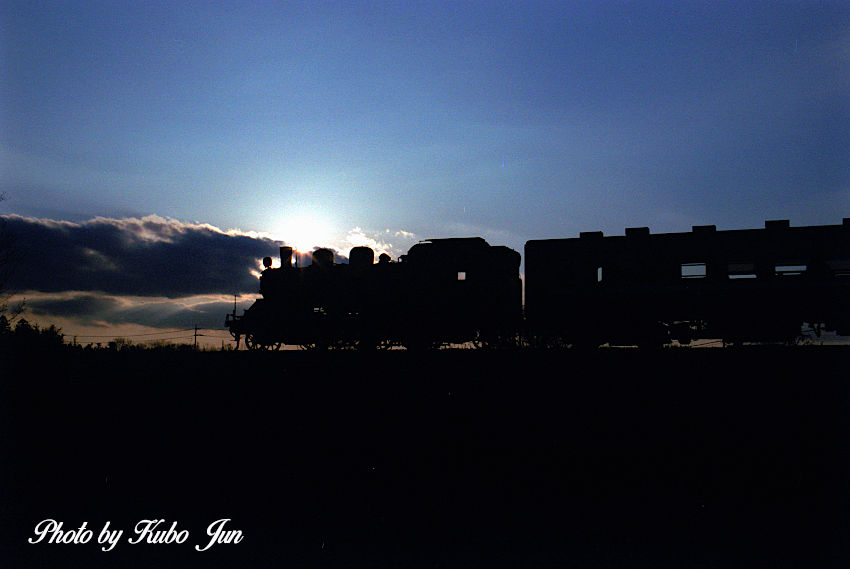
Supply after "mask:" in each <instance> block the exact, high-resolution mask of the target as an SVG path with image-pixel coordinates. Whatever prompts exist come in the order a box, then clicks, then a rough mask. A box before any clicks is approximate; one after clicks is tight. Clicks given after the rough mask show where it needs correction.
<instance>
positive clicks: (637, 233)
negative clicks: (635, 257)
mask: <svg viewBox="0 0 850 569" xmlns="http://www.w3.org/2000/svg"><path fill="white" fill-rule="evenodd" d="M646 235H649V227H626V237H642V236H646Z"/></svg>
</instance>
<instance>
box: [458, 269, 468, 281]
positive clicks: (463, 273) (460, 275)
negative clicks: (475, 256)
mask: <svg viewBox="0 0 850 569" xmlns="http://www.w3.org/2000/svg"><path fill="white" fill-rule="evenodd" d="M457 280H459V281H465V280H466V271H458V272H457Z"/></svg>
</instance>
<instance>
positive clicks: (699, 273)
mask: <svg viewBox="0 0 850 569" xmlns="http://www.w3.org/2000/svg"><path fill="white" fill-rule="evenodd" d="M706 276H708V269H707V267H706V264H705V263H682V278H683V279H704V278H705V277H706Z"/></svg>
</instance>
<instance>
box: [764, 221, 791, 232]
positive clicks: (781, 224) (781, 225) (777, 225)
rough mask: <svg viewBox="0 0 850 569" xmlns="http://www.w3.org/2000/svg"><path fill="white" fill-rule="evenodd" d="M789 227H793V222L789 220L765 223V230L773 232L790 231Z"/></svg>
mask: <svg viewBox="0 0 850 569" xmlns="http://www.w3.org/2000/svg"><path fill="white" fill-rule="evenodd" d="M789 227H791V222H790V221H788V220H787V219H774V220H771V221H765V222H764V228H765V229H768V230H771V231H774V230H778V229H788V228H789Z"/></svg>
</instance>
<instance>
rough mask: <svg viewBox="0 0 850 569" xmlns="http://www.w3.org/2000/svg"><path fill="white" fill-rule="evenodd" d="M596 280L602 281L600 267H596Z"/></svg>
mask: <svg viewBox="0 0 850 569" xmlns="http://www.w3.org/2000/svg"><path fill="white" fill-rule="evenodd" d="M596 282H598V283H601V282H602V267H596Z"/></svg>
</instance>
